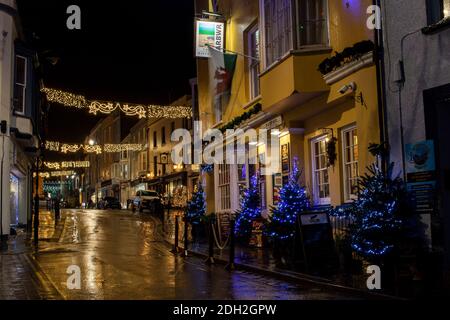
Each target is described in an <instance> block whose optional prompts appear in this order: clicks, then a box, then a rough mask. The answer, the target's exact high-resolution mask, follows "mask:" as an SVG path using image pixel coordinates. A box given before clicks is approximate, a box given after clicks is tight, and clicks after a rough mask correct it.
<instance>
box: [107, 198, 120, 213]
mask: <svg viewBox="0 0 450 320" xmlns="http://www.w3.org/2000/svg"><path fill="white" fill-rule="evenodd" d="M103 209H118V210H120V209H122V204H121V203H120V201H119V199H116V198H114V197H105V198H104V199H103Z"/></svg>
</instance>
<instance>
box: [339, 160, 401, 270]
mask: <svg viewBox="0 0 450 320" xmlns="http://www.w3.org/2000/svg"><path fill="white" fill-rule="evenodd" d="M393 168H394V165H393V164H391V165H390V166H388V168H387V169H386V170H383V169H381V168H380V166H379V165H378V163H374V164H372V165H371V166H369V167H368V168H367V170H368V172H367V173H366V174H365V175H364V176H362V177H361V178H360V179H359V196H358V199H357V200H355V201H354V202H353V203H352V204H351V205H350V206H349V207H344V208H337V209H334V210H332V212H331V215H334V216H338V217H345V218H348V219H349V220H350V221H351V223H350V225H349V226H348V232H347V237H348V240H349V242H350V245H351V248H352V250H353V251H354V252H355V253H357V254H358V255H360V256H362V257H364V258H366V259H367V260H369V261H373V262H378V261H379V259H380V258H382V257H386V256H388V255H389V254H391V253H393V252H394V251H395V250H396V249H397V248H398V246H399V244H400V243H401V241H404V240H405V239H406V238H407V237H408V235H407V234H406V233H407V232H406V231H407V228H408V225H407V223H408V219H409V216H410V210H409V208H408V203H407V201H408V195H407V192H406V190H405V186H404V183H403V180H402V179H401V178H399V177H396V178H393V172H392V171H393Z"/></svg>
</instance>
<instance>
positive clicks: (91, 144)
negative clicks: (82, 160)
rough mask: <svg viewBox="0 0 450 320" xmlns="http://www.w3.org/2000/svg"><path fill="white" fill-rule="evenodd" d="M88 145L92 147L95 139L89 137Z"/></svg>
mask: <svg viewBox="0 0 450 320" xmlns="http://www.w3.org/2000/svg"><path fill="white" fill-rule="evenodd" d="M88 143H89V145H90V146H91V147H92V146H93V145H95V141H94V139H89V142H88Z"/></svg>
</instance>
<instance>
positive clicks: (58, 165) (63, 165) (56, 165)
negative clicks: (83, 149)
mask: <svg viewBox="0 0 450 320" xmlns="http://www.w3.org/2000/svg"><path fill="white" fill-rule="evenodd" d="M90 166H91V163H90V162H89V161H62V162H44V167H45V168H47V169H50V170H61V169H78V168H89V167H90Z"/></svg>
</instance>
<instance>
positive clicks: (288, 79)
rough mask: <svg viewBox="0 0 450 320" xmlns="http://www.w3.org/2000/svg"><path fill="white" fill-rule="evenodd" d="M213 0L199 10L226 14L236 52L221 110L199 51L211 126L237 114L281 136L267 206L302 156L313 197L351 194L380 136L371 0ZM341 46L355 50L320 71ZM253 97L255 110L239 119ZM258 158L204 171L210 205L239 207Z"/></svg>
mask: <svg viewBox="0 0 450 320" xmlns="http://www.w3.org/2000/svg"><path fill="white" fill-rule="evenodd" d="M215 3H216V2H215V1H212V2H211V1H202V0H198V1H196V11H197V12H202V10H205V11H209V12H211V11H215V13H216V14H219V15H221V19H222V21H224V22H225V28H226V30H225V36H226V41H225V44H224V47H225V51H230V52H234V53H237V54H238V57H237V61H236V68H235V70H234V75H233V81H232V88H231V93H230V96H229V99H228V103H227V105H226V106H224V108H223V109H222V114H221V115H220V117H217V114H215V112H216V111H215V110H214V108H213V102H212V97H211V88H210V87H209V71H208V59H206V58H198V59H197V60H198V63H197V76H198V79H197V80H198V97H199V115H200V120H201V121H202V123H203V128H204V129H206V128H223V127H224V126H225V127H229V124H230V123H231V122H232V123H233V124H236V125H235V129H236V128H243V129H246V128H254V129H257V130H258V129H261V128H264V129H270V130H271V132H272V135H276V136H278V138H279V144H280V147H279V152H280V153H279V156H280V171H279V172H278V173H274V175H273V176H265V177H262V176H261V179H260V182H259V184H260V193H261V198H262V200H261V201H262V203H261V206H262V208H263V213H264V215H268V214H270V207H271V206H273V205H276V203H277V197H278V191H279V188H280V187H281V185H282V184H283V183H285V182H286V181H287V179H288V176H289V173H290V172H291V171H292V168H293V165H294V162H298V164H299V167H300V169H301V170H302V172H303V176H302V180H303V182H304V184H305V185H306V187H307V190H308V194H309V196H310V198H311V201H312V203H313V204H314V205H315V206H338V205H341V204H344V203H346V202H350V201H352V199H354V198H355V197H356V196H357V195H356V182H357V178H358V176H360V175H361V174H363V173H364V171H365V168H366V167H367V166H368V165H370V164H371V163H372V162H373V161H374V158H373V157H372V156H371V155H370V154H369V152H368V146H369V144H370V143H380V129H379V128H380V124H379V101H378V91H377V69H376V63H375V58H374V52H373V51H374V50H373V48H371V47H370V44H373V42H374V41H375V39H374V36H375V34H374V31H373V30H370V29H369V28H368V27H367V20H368V18H369V15H368V14H367V8H368V7H369V6H371V5H372V1H370V0H362V1H333V0H328V1H327V0H316V1H312V0H298V1H288V0H260V1H258V0H253V1H241V0H228V1H220V2H219V3H218V5H217V4H215ZM214 19H217V18H216V16H214ZM355 44H357V45H356V46H355ZM358 44H360V46H358ZM361 45H362V46H364V45H365V48H363V49H362V50H360V48H361ZM367 46H368V48H369V49H367ZM352 48H353V49H352ZM336 53H344V54H347V55H346V56H345V58H343V59H342V60H341V61H340V63H339V64H338V65H334V66H333V65H331V67H330V68H328V69H325V70H323V69H321V71H322V72H321V71H319V65H321V64H322V65H323V63H322V62H323V61H324V60H325V59H327V58H330V57H334V56H335V55H336ZM255 61H257V63H255ZM332 62H333V61H331V63H332ZM255 106H256V108H257V109H256V111H255V112H254V114H253V115H252V116H251V117H250V118H248V119H246V120H244V121H241V122H239V121H237V120H236V117H240V116H241V115H242V114H244V113H246V112H248V111H250V110H254V109H255ZM218 118H219V119H221V120H220V121H217V119H218ZM269 150H270V148H269V146H267V145H264V144H261V143H259V144H258V153H259V154H264V155H266V156H269V153H270V152H269ZM333 155H334V156H333ZM260 168H261V165H258V164H257V165H255V166H254V167H253V168H251V167H250V166H247V167H246V166H245V165H244V166H239V165H215V170H214V173H213V174H210V175H209V176H208V177H207V179H206V180H207V183H206V184H207V186H206V188H207V197H208V212H209V213H211V212H216V213H224V214H225V213H233V212H235V211H236V210H237V209H238V208H239V193H240V191H241V190H242V187H243V186H245V185H248V181H249V178H250V176H251V175H252V174H254V173H257V172H258V171H260Z"/></svg>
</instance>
